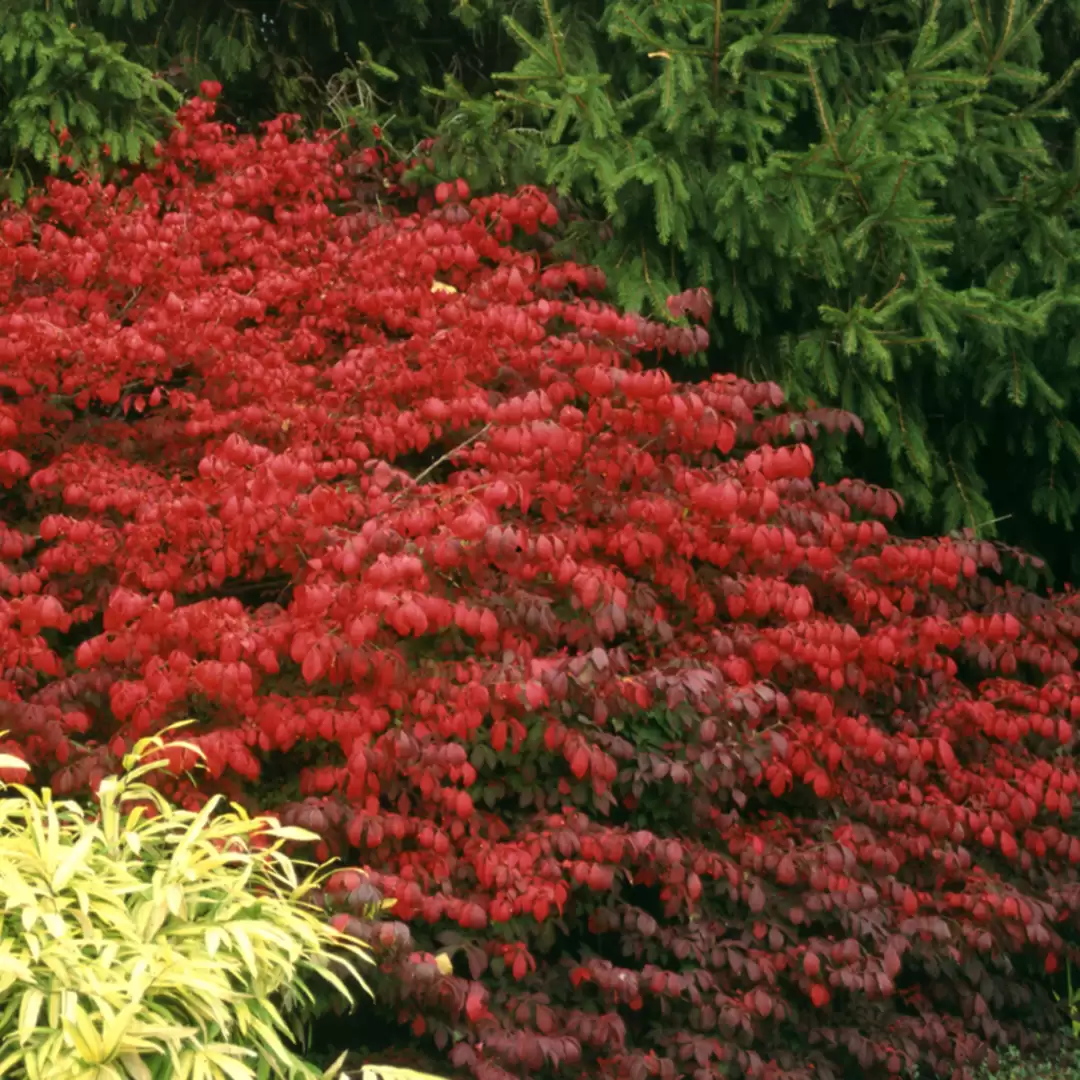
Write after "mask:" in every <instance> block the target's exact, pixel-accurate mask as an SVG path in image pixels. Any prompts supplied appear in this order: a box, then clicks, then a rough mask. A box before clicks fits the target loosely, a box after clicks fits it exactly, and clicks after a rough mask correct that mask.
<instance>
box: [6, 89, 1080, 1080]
mask: <svg viewBox="0 0 1080 1080" xmlns="http://www.w3.org/2000/svg"><path fill="white" fill-rule="evenodd" d="M217 90H218V88H217V87H215V86H207V87H206V88H205V91H204V92H205V94H206V95H207V97H208V98H212V97H213V96H214V95H215V94H216V92H217ZM214 108H215V106H214V104H213V102H212V101H211V100H197V101H194V102H191V103H189V104H188V105H186V106H185V107H184V108H183V110H182V111H181V113H180V115H179V117H178V126H177V129H176V130H175V132H174V133H173V134H172V135H171V136H170V138H169V140H168V141H167V143H166V145H165V146H164V147H163V150H162V160H161V163H160V164H159V165H158V166H157V167H155V168H153V169H150V170H147V171H145V172H142V173H140V174H139V175H137V176H133V177H128V178H126V179H121V180H118V182H117V184H115V185H103V184H101V183H99V182H93V181H90V180H85V179H84V180H81V181H80V182H78V183H74V184H68V183H60V182H53V183H51V184H50V185H49V187H48V188H47V189H46V190H45V191H43V192H35V193H34V194H33V196H32V197H31V198H29V199H28V200H27V202H26V204H25V205H24V206H22V207H16V206H13V205H9V206H6V207H4V209H3V212H2V214H0V297H2V301H0V379H2V381H3V383H4V384H5V391H6V392H5V394H4V398H3V401H2V402H0V442H2V446H0V484H2V487H3V495H2V500H3V502H2V520H3V526H2V527H0V597H2V599H0V726H3V727H4V728H6V729H7V730H8V731H9V732H10V737H11V743H12V746H13V747H15V748H17V749H18V750H19V752H20V753H22V754H23V755H24V757H25V760H26V761H27V762H28V764H29V766H30V769H31V776H30V778H29V781H28V782H29V783H32V785H33V786H34V787H35V788H36V787H40V786H49V787H51V789H52V790H53V791H55V792H56V793H57V794H58V796H60V797H68V796H72V795H83V794H85V793H86V792H87V791H88V790H90V789H92V788H93V787H95V786H96V785H98V784H99V783H100V782H101V781H102V778H103V777H107V776H110V775H112V774H114V773H115V772H116V771H117V770H118V769H119V768H120V767H121V764H122V760H123V758H124V756H125V755H126V754H127V753H129V752H130V751H131V748H132V747H133V746H134V745H135V744H137V743H138V742H139V741H140V740H142V739H143V738H145V737H147V736H149V735H152V734H154V733H156V732H160V731H162V730H163V729H164V728H166V727H167V726H168V725H169V724H170V723H172V722H173V721H174V720H176V719H177V718H180V717H195V718H196V723H195V725H193V727H192V729H191V732H190V735H189V740H190V743H191V744H192V745H193V746H197V747H198V749H199V751H200V752H201V754H203V755H205V761H206V770H205V772H200V773H199V774H197V775H194V776H192V775H189V774H188V769H189V767H190V766H191V765H192V764H194V763H195V761H196V758H195V755H194V752H193V751H192V750H191V749H189V748H185V747H184V746H183V745H181V744H179V743H176V744H169V745H167V746H166V747H164V749H163V750H162V754H163V755H164V758H165V759H166V760H167V762H168V765H169V769H168V775H166V774H165V773H160V774H157V779H156V781H155V783H156V784H157V786H158V787H159V789H160V790H161V792H162V794H163V795H164V796H166V797H168V798H170V799H171V800H173V801H174V802H175V803H176V804H178V805H182V806H184V807H185V808H187V809H190V810H191V811H192V812H198V809H199V808H200V807H202V806H204V805H205V804H206V800H207V799H208V798H210V797H211V796H212V795H214V794H217V793H220V794H224V795H226V796H227V797H228V798H230V799H232V800H234V801H236V802H237V803H239V804H240V805H243V806H244V807H245V808H247V809H248V811H249V812H252V813H254V812H272V813H274V814H275V815H277V816H278V817H279V819H280V820H281V821H283V822H284V823H285V824H286V825H288V826H299V827H301V828H304V829H307V830H309V831H311V832H313V833H317V834H318V835H319V838H320V839H319V841H318V842H317V843H316V844H315V850H314V855H315V857H316V858H317V859H318V860H320V861H322V860H325V859H326V858H327V857H328V856H330V855H338V856H340V857H341V858H342V860H343V863H344V865H345V867H348V866H350V865H352V866H355V867H357V869H341V870H339V871H337V872H335V873H334V874H333V875H332V876H331V877H330V878H329V879H327V881H326V882H325V886H324V887H323V888H322V889H321V890H320V895H318V896H315V895H313V896H312V899H313V901H316V900H321V901H323V902H325V903H327V904H329V905H331V906H332V908H333V916H332V920H333V921H332V925H334V926H335V927H337V928H338V929H341V930H344V931H346V932H347V933H348V934H349V935H350V936H354V937H358V938H362V939H363V940H364V941H365V943H367V944H368V945H369V947H370V948H371V949H372V950H373V951H374V952H376V953H377V954H378V959H379V968H378V971H377V972H373V976H372V978H373V982H372V988H373V991H374V992H375V996H376V1005H375V1007H376V1008H378V1009H380V1010H381V1011H380V1013H379V1017H380V1020H379V1024H378V1027H377V1030H376V1035H382V1036H386V1038H387V1040H388V1041H389V1042H390V1043H393V1041H394V1039H393V1036H394V1034H395V1033H397V1036H398V1039H399V1040H400V1045H399V1046H397V1047H395V1046H393V1045H386V1043H384V1044H383V1045H380V1046H376V1045H375V1042H376V1039H375V1038H372V1037H369V1036H370V1033H371V1030H372V1029H371V1028H368V1029H367V1032H368V1034H367V1035H365V1034H364V1031H363V1029H358V1027H357V1025H356V1024H355V1023H350V1024H345V1025H341V1026H339V1027H338V1028H337V1029H335V1031H336V1032H338V1034H335V1035H334V1039H336V1040H337V1042H336V1043H335V1051H336V1050H340V1049H352V1050H353V1051H355V1052H356V1054H357V1059H358V1060H363V1058H361V1057H360V1055H361V1054H366V1052H367V1051H371V1052H372V1053H370V1054H367V1055H366V1059H367V1060H378V1058H376V1057H375V1052H378V1056H379V1058H385V1059H387V1060H388V1061H391V1063H392V1064H394V1065H399V1066H407V1065H415V1066H417V1067H420V1068H424V1069H425V1070H428V1071H431V1072H434V1073H436V1074H443V1075H445V1074H447V1073H448V1072H449V1071H450V1067H451V1066H453V1067H456V1068H457V1069H458V1070H460V1071H462V1072H467V1073H468V1074H470V1075H472V1076H474V1077H476V1078H477V1080H506V1078H507V1077H530V1078H541V1080H542V1078H544V1077H547V1076H552V1077H554V1076H558V1075H564V1076H566V1075H576V1076H589V1077H594V1078H597V1080H623V1078H625V1080H639V1078H641V1077H651V1076H655V1077H662V1078H664V1080H672V1078H678V1077H688V1078H690V1077H692V1078H693V1080H711V1078H719V1077H744V1076H745V1077H754V1078H761V1080H766V1078H768V1080H810V1078H811V1077H823V1078H826V1080H829V1078H833V1080H840V1078H845V1077H848V1076H851V1075H853V1074H855V1073H858V1074H859V1075H861V1076H864V1077H866V1078H868V1080H885V1078H886V1077H892V1076H896V1075H903V1074H908V1075H910V1074H911V1072H912V1071H913V1070H914V1069H915V1068H916V1067H918V1068H920V1069H921V1070H922V1071H923V1073H924V1074H928V1075H934V1074H938V1075H941V1076H951V1077H955V1078H956V1080H962V1078H967V1077H970V1076H971V1075H972V1073H973V1071H974V1069H975V1068H976V1067H977V1066H978V1065H979V1064H980V1063H982V1062H986V1061H991V1062H992V1061H993V1059H994V1056H995V1055H996V1053H997V1052H998V1050H1000V1049H1001V1048H1003V1047H1005V1046H1007V1045H1010V1044H1017V1045H1023V1044H1026V1043H1030V1042H1034V1041H1039V1045H1040V1046H1041V1047H1042V1048H1043V1049H1044V1050H1046V1051H1047V1052H1048V1053H1052V1052H1053V1050H1054V1039H1055V1038H1057V1037H1059V1036H1060V1032H1061V1031H1062V1029H1063V1026H1064V1025H1065V1024H1067V1021H1068V1019H1069V1013H1070V1007H1069V1002H1068V1000H1067V987H1066V972H1067V971H1068V970H1069V968H1068V964H1069V962H1070V961H1071V960H1075V958H1076V956H1077V952H1076V950H1077V946H1078V945H1080V932H1078V931H1080V927H1078V924H1077V918H1078V912H1080V889H1078V887H1077V885H1078V880H1077V878H1078V874H1077V867H1078V866H1080V828H1078V826H1077V818H1076V815H1075V814H1074V813H1073V808H1074V802H1075V800H1076V798H1077V787H1078V770H1077V752H1078V747H1077V736H1076V733H1075V730H1074V727H1073V724H1074V722H1075V720H1076V719H1077V717H1080V677H1078V675H1077V673H1076V668H1075V663H1076V660H1077V658H1078V648H1077V644H1078V640H1080V612H1078V610H1077V603H1076V597H1075V595H1074V594H1071V593H1065V594H1055V595H1050V596H1037V595H1035V594H1033V593H1030V592H1026V591H1024V590H1022V589H1020V588H1017V587H1016V586H1014V585H1011V584H1005V583H1003V580H1002V578H1001V576H1000V570H1001V562H1000V559H1001V555H1002V549H999V548H998V547H996V546H995V545H993V544H991V543H990V542H987V541H981V540H978V539H976V538H972V537H970V536H958V537H940V538H924V539H918V540H912V539H904V538H902V537H900V536H897V535H896V534H895V533H894V532H892V531H891V529H890V525H889V519H890V518H891V517H892V516H893V515H894V514H895V512H896V500H895V498H894V496H893V495H892V494H890V493H889V492H887V491H885V490H882V489H879V488H876V487H873V486H871V485H868V484H865V483H862V482H860V481H854V480H845V481H843V482H840V483H834V484H827V483H821V482H820V481H819V478H818V477H817V476H816V475H815V468H816V462H815V456H814V452H813V449H812V447H813V444H814V442H815V440H816V439H817V438H818V436H819V435H820V433H821V432H822V430H824V429H826V428H829V427H832V428H850V427H851V426H852V425H853V423H854V421H853V418H852V417H851V416H850V415H848V414H845V413H837V412H835V411H829V410H825V409H814V410H809V411H805V412H802V413H800V412H798V411H795V410H792V409H789V408H788V407H787V406H786V405H785V404H784V398H783V395H782V393H781V391H780V389H779V388H778V387H777V386H776V385H775V384H771V383H753V382H750V381H747V380H743V379H740V378H738V377H737V376H735V375H716V376H713V377H712V378H710V379H708V380H706V381H703V382H700V383H696V384H691V383H680V382H675V381H673V380H672V379H671V378H670V377H669V376H667V375H665V374H664V373H663V372H662V371H661V370H659V369H657V368H655V366H654V365H655V362H656V360H657V359H658V358H659V355H660V354H661V353H663V352H664V351H665V350H675V351H679V350H681V351H683V352H687V351H693V350H695V349H700V348H701V346H702V344H703V342H702V337H703V335H704V330H703V328H702V326H701V325H700V323H701V322H702V321H703V320H706V319H708V317H709V303H708V297H707V296H706V295H704V294H702V293H696V292H690V293H686V294H680V295H678V296H675V297H673V298H672V300H671V303H670V308H671V310H672V311H673V312H674V313H675V314H676V315H677V317H679V318H680V319H682V318H683V317H684V316H685V319H686V320H687V323H688V325H686V326H685V327H679V328H675V329H672V328H671V327H668V326H665V325H661V324H658V323H655V322H650V321H647V320H646V319H644V318H643V317H641V316H640V315H634V314H627V313H624V312H621V311H619V310H617V309H615V308H612V307H610V306H608V305H605V304H602V303H599V302H597V301H596V300H595V299H593V298H591V297H590V296H589V293H590V291H591V290H600V289H602V288H603V287H604V280H603V276H602V274H600V273H599V272H597V271H596V270H592V269H585V268H583V267H581V266H579V265H575V264H573V263H569V262H565V261H561V260H558V259H555V258H553V257H552V256H551V255H550V254H549V252H550V246H551V240H552V235H551V233H552V230H554V229H555V228H556V227H557V225H558V221H559V214H558V212H557V210H556V209H555V207H554V206H553V205H552V204H551V202H550V201H549V200H548V198H547V197H546V196H545V195H543V194H542V193H541V192H539V191H537V190H535V189H524V190H522V191H519V192H517V193H516V194H514V195H502V194H498V195H492V196H490V197H484V198H475V197H472V196H471V195H470V192H469V189H468V186H467V185H466V184H464V183H446V184H445V185H444V186H442V187H439V188H437V189H436V190H435V192H434V196H435V198H434V201H433V202H432V203H431V205H427V206H426V207H425V208H424V209H422V210H416V211H415V212H414V211H412V210H410V209H409V207H410V205H411V203H410V201H409V200H408V199H406V198H404V197H403V192H402V190H401V189H400V188H399V187H397V186H395V183H394V180H393V177H392V175H382V174H381V173H380V171H379V170H380V168H381V167H380V165H379V160H378V156H377V155H368V158H367V166H366V167H367V168H369V170H370V169H373V170H375V176H374V177H373V179H374V181H375V183H374V185H373V187H374V190H376V191H378V192H379V199H378V201H377V202H376V201H375V200H371V201H370V202H368V203H367V204H361V205H359V206H358V205H356V192H355V187H354V184H353V182H352V180H351V179H350V177H351V176H352V174H353V172H354V171H355V169H356V167H358V166H360V165H363V162H357V161H354V160H353V159H352V158H351V157H350V156H349V154H350V153H351V152H350V151H348V150H347V149H345V148H344V147H343V145H342V144H341V143H339V142H338V141H337V140H335V139H332V138H330V137H325V138H319V139H315V140H308V139H303V138H298V137H295V133H292V134H290V132H289V130H288V123H287V122H286V121H284V120H282V121H278V122H275V123H273V124H270V125H269V126H268V127H267V129H266V130H265V131H264V132H263V134H262V135H261V136H260V137H258V138H256V137H253V136H252V137H249V136H244V137H238V136H237V135H236V134H235V133H234V132H232V131H230V130H229V129H228V128H225V127H223V126H221V125H220V124H218V123H216V122H215V121H214V119H213V113H214ZM384 181H385V183H384ZM106 790H109V789H108V788H107V789H106ZM199 820H200V821H201V820H203V819H202V818H200V819H199ZM212 820H213V819H212V818H211V819H209V820H208V821H207V825H206V827H207V828H211V827H212V825H211V822H212ZM109 872H110V871H108V869H107V868H105V869H103V871H102V873H103V874H106V875H107V874H108V873H109ZM391 900H392V901H396V905H395V906H394V909H393V916H394V920H396V921H391V920H389V919H386V920H382V921H379V922H377V923H372V922H370V921H369V920H367V919H366V918H365V917H364V916H365V915H366V913H367V912H369V911H370V910H371V909H372V907H373V906H375V905H378V904H379V903H380V902H383V901H391ZM222 947H223V946H222ZM101 977H102V978H103V979H104V978H105V975H104V974H103V975H102V976H101ZM335 1000H336V998H335V996H334V995H331V996H330V997H328V998H326V999H325V1000H324V1001H323V1002H322V1004H323V1005H324V1006H327V1007H328V1008H327V1010H325V1011H332V1007H333V1006H334V1003H335ZM325 1021H326V1016H325V1012H324V1014H323V1015H322V1016H320V1018H319V1020H318V1023H319V1024H323V1023H324V1022H325ZM342 1040H344V1041H345V1042H346V1043H348V1046H345V1045H338V1044H339V1043H341V1041H342ZM349 1040H351V1042H349ZM330 1041H332V1040H331V1038H330V1036H327V1043H329V1042H330ZM405 1044H408V1046H409V1048H410V1049H411V1050H412V1051H413V1052H414V1054H415V1055H416V1056H415V1059H414V1060H413V1061H409V1060H404V1059H403V1057H404V1055H403V1054H399V1053H396V1052H395V1051H396V1050H400V1049H401V1046H402V1045H405Z"/></svg>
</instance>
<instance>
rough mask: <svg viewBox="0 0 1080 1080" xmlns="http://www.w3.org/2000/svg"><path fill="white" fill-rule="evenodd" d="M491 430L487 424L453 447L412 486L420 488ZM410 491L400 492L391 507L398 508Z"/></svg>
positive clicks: (408, 489)
mask: <svg viewBox="0 0 1080 1080" xmlns="http://www.w3.org/2000/svg"><path fill="white" fill-rule="evenodd" d="M490 430H491V424H485V425H484V426H483V427H482V428H481V429H480V430H479V431H477V432H475V433H474V434H472V435H470V436H469V437H468V438H467V439H465V440H463V441H462V442H459V443H458V444H457V446H455V447H453V448H452V449H450V450H447V451H446V453H445V454H443V456H442V457H441V458H438V459H437V460H436V461H433V462H432V463H431V464H430V465H429V466H428V467H427V468H426V469H424V471H423V472H421V473H420V474H419V475H418V476H417V477H416V478H415V479H414V480H413V483H412V486H413V487H417V486H419V485H420V484H421V483H422V482H423V480H424V478H425V477H427V476H429V475H430V474H431V473H432V472H434V471H435V470H436V469H437V468H438V467H439V466H440V465H442V464H443V463H444V462H447V461H449V460H450V459H451V458H452V457H453V456H454V455H455V454H456V453H457V452H458V451H459V450H464V449H465V447H466V446H468V445H469V443H472V442H476V440H477V439H479V438H480V436H481V435H484V434H486V433H487V432H488V431H490ZM410 490H411V489H410V488H406V489H405V490H404V491H399V492H398V494H397V497H396V498H395V499H394V500H393V502H392V503H391V504H390V505H391V506H397V504H398V503H399V502H400V501H401V500H402V499H403V498H404V497H405V495H406V494H407V492H408V491H410Z"/></svg>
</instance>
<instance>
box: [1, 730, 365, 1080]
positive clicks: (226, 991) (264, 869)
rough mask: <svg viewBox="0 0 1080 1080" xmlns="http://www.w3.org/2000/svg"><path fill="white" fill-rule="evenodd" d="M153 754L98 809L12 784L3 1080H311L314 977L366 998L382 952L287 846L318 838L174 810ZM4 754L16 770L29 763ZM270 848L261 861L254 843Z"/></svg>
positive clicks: (143, 752)
mask: <svg viewBox="0 0 1080 1080" xmlns="http://www.w3.org/2000/svg"><path fill="white" fill-rule="evenodd" d="M161 745H162V743H161V740H160V739H155V740H146V741H145V742H143V743H140V744H139V745H138V746H137V747H136V748H135V751H134V753H133V754H132V755H131V757H130V758H129V759H128V760H126V761H125V763H124V764H125V773H124V775H123V776H122V777H119V778H110V779H107V780H105V781H103V782H102V784H101V787H100V789H99V791H98V794H97V806H96V807H94V808H92V809H91V810H90V811H87V810H85V809H84V808H82V807H81V806H79V805H78V804H77V803H74V802H68V801H57V800H55V799H54V798H53V797H52V794H51V792H50V791H49V790H47V789H46V790H45V791H43V792H41V793H40V794H39V793H37V792H35V791H32V790H30V789H29V788H27V787H24V786H22V785H19V784H12V785H0V1077H9V1078H11V1080H249V1078H251V1080H268V1078H271V1077H273V1078H281V1080H309V1078H315V1077H322V1076H330V1075H333V1074H334V1073H336V1072H337V1071H338V1068H337V1067H334V1068H332V1069H331V1070H330V1071H328V1072H327V1073H323V1072H322V1071H321V1070H319V1069H316V1068H315V1067H314V1066H313V1065H311V1064H309V1063H306V1062H304V1061H303V1060H302V1059H301V1058H300V1057H299V1056H298V1054H297V1052H296V1051H295V1050H294V1049H293V1046H294V1045H295V1042H294V1037H295V1035H296V1034H297V1033H298V1032H299V1031H300V1030H301V1027H300V1023H301V1021H302V1019H303V1017H304V1014H305V1011H306V1009H307V1007H308V1006H309V1005H310V1004H312V1003H313V1000H314V999H313V995H312V992H311V989H310V987H309V982H310V981H311V978H312V976H315V977H317V978H320V979H322V980H324V981H326V982H327V983H329V984H330V985H331V986H332V987H334V988H335V989H336V990H337V991H338V992H340V993H341V994H343V995H345V996H346V998H348V999H349V1000H350V1001H352V1000H353V998H352V991H351V989H350V986H349V985H347V984H346V981H344V980H347V981H348V982H349V983H352V982H355V983H356V984H357V985H358V986H360V987H363V989H364V990H367V987H366V984H365V983H364V981H363V979H362V978H361V976H360V973H359V971H358V970H357V967H356V965H355V963H354V961H368V960H369V957H368V954H367V952H366V951H365V950H364V949H362V948H361V947H360V946H359V945H358V944H356V943H355V942H352V941H350V940H349V939H346V938H345V937H344V936H343V935H341V934H339V933H338V932H337V931H335V930H334V929H333V928H332V927H330V926H329V925H328V923H327V921H326V919H325V917H324V915H323V914H322V913H321V912H320V911H318V910H317V909H316V908H315V907H314V906H313V905H311V904H310V903H309V902H308V901H307V900H306V899H305V897H306V895H307V894H308V893H309V892H310V891H311V890H312V889H313V888H315V887H316V886H317V885H318V884H319V882H320V880H321V874H319V873H313V874H311V875H309V876H308V877H306V878H304V879H303V880H300V879H299V877H298V875H297V871H296V868H295V866H296V864H294V863H293V862H292V861H291V860H290V859H289V858H288V857H287V856H286V855H285V854H284V853H283V852H282V851H281V847H282V844H283V843H284V842H285V841H287V840H301V839H302V840H308V839H312V837H311V836H310V834H308V833H306V832H305V831H303V830H300V829H293V828H282V827H281V826H280V825H279V824H278V823H277V822H276V821H275V820H273V819H269V818H254V819H253V818H250V817H248V816H247V815H246V814H245V813H244V812H243V811H242V810H241V809H240V808H238V807H235V806H234V807H232V808H231V809H229V810H226V809H225V808H223V807H221V806H220V804H219V803H218V802H217V801H216V800H214V801H211V802H210V803H208V804H207V805H206V806H205V807H204V808H203V809H202V810H201V811H200V812H198V813H193V812H190V811H185V810H180V809H177V808H175V807H173V806H171V805H170V804H169V803H168V801H167V800H165V799H164V798H163V797H162V796H161V795H160V793H158V792H157V791H156V790H154V788H152V787H150V786H149V785H148V784H146V783H145V782H141V780H142V778H143V777H144V776H145V775H146V774H147V773H148V772H150V771H152V770H154V769H157V768H160V767H162V765H163V764H164V763H163V762H161V761H160V760H159V761H156V762H152V761H148V760H147V756H148V753H150V752H151V751H153V750H155V749H160V747H161ZM19 764H20V763H19V762H18V760H17V759H16V760H14V761H13V760H12V759H11V758H9V757H6V756H5V755H0V769H5V770H6V769H10V768H12V767H16V768H17V767H18V766H19ZM257 834H261V836H262V837H264V838H265V841H263V842H265V843H266V846H265V847H262V848H261V849H260V848H259V847H258V846H256V845H254V844H253V840H254V838H255V836H256V835H257Z"/></svg>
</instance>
